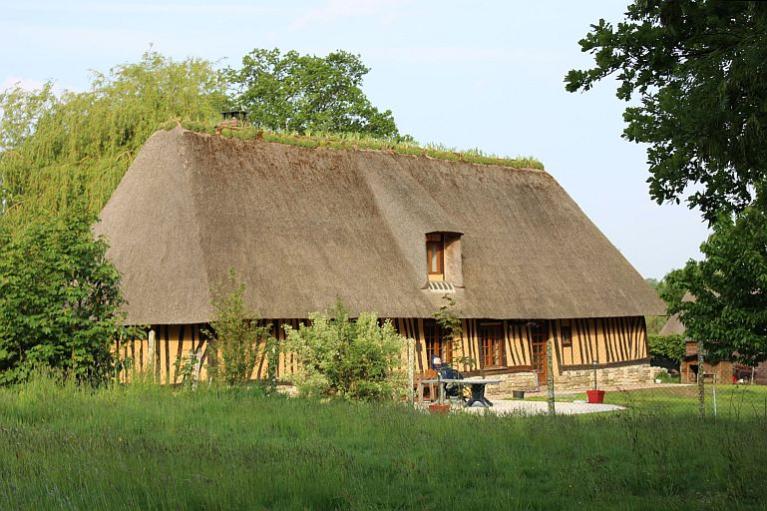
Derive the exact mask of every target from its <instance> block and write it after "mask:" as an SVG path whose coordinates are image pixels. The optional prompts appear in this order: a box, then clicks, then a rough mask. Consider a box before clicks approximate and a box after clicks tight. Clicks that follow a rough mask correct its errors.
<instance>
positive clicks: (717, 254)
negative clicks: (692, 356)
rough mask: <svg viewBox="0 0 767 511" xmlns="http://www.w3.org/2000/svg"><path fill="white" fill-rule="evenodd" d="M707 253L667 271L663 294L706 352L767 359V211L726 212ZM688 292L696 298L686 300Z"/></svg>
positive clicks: (705, 248)
mask: <svg viewBox="0 0 767 511" xmlns="http://www.w3.org/2000/svg"><path fill="white" fill-rule="evenodd" d="M701 251H702V252H703V254H704V256H705V259H704V260H703V261H700V262H696V261H689V262H688V263H687V265H686V266H685V267H684V268H683V269H681V270H676V271H674V272H671V273H670V274H669V275H668V276H667V277H666V282H667V284H666V288H665V290H664V298H665V299H666V301H667V302H668V303H669V312H670V313H671V314H675V313H679V317H680V319H681V320H682V322H683V323H684V325H685V328H686V334H687V336H688V337H689V338H691V339H694V340H697V341H700V342H702V343H703V346H704V348H705V350H706V352H707V355H710V356H712V357H713V358H719V359H731V358H734V359H736V360H739V361H741V362H743V363H746V364H749V365H755V364H756V363H758V362H760V361H763V360H767V213H765V211H764V208H762V207H754V206H751V207H749V208H747V209H746V210H745V211H744V212H743V213H742V214H741V215H739V216H738V217H737V218H735V219H733V218H731V217H729V216H723V217H722V218H720V220H719V221H717V222H716V223H715V224H714V232H713V233H712V234H711V236H710V237H709V239H708V240H707V241H706V242H705V243H703V244H702V245H701ZM686 293H690V294H691V295H692V296H693V297H694V300H692V301H690V300H686V301H685V300H684V299H683V298H684V296H685V294H686Z"/></svg>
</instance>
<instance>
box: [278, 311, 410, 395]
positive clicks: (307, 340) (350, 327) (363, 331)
mask: <svg viewBox="0 0 767 511" xmlns="http://www.w3.org/2000/svg"><path fill="white" fill-rule="evenodd" d="M309 321H310V324H309V325H306V324H301V325H300V326H299V328H298V329H294V328H291V327H290V325H285V333H286V336H287V342H286V349H287V350H288V351H290V352H293V353H295V354H296V356H297V357H298V360H299V364H300V367H301V370H300V371H299V374H298V375H297V378H296V385H297V387H298V389H299V391H300V392H301V394H302V395H304V396H312V397H324V396H338V397H343V398H348V399H362V400H386V399H393V398H396V397H400V396H402V395H404V394H403V392H404V384H405V381H404V375H403V373H402V371H401V370H400V366H401V363H402V360H401V358H402V349H403V346H404V345H405V339H404V338H402V337H401V336H400V335H399V334H398V333H397V331H396V330H395V328H394V326H393V325H392V324H391V321H389V320H386V321H384V322H383V324H379V321H378V317H377V316H376V314H374V313H367V312H363V313H361V314H360V315H359V317H358V318H357V319H356V320H352V319H351V318H350V317H349V313H348V311H347V310H346V309H345V308H344V306H343V305H342V304H341V303H338V304H336V307H335V309H334V310H333V311H332V312H331V313H330V314H323V313H313V314H310V315H309Z"/></svg>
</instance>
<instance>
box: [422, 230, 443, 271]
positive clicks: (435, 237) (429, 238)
mask: <svg viewBox="0 0 767 511" xmlns="http://www.w3.org/2000/svg"><path fill="white" fill-rule="evenodd" d="M435 251H436V257H437V271H432V265H431V263H432V259H433V256H434V252H435ZM426 270H427V272H428V274H429V275H444V274H445V236H444V235H443V234H441V233H432V234H427V235H426Z"/></svg>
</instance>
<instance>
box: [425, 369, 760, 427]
mask: <svg viewBox="0 0 767 511" xmlns="http://www.w3.org/2000/svg"><path fill="white" fill-rule="evenodd" d="M698 362H699V364H698V367H702V368H703V371H700V373H698V372H697V368H695V369H696V372H694V373H690V372H689V371H688V373H687V374H684V373H683V372H681V371H680V370H676V371H672V372H669V371H668V370H667V369H664V368H662V367H646V366H645V367H644V372H643V374H645V375H647V374H650V375H652V377H646V378H643V379H640V380H638V381H632V382H631V383H630V384H629V383H625V382H621V381H615V380H610V379H607V378H605V379H604V380H601V379H600V375H601V374H602V375H603V374H604V373H603V372H600V371H602V370H603V369H602V368H600V367H599V366H596V365H595V366H594V369H593V377H592V378H591V381H590V382H588V383H585V382H584V381H583V380H581V381H580V384H579V385H573V384H572V382H568V381H567V380H566V379H564V378H563V377H562V375H561V374H560V372H559V371H555V370H554V367H553V362H552V361H551V360H549V361H548V364H549V367H548V370H547V371H545V373H542V374H534V375H532V378H531V379H530V380H528V381H527V382H522V380H520V383H518V384H516V385H515V384H509V381H508V380H504V379H503V378H502V377H499V376H493V375H486V376H474V377H469V378H463V379H461V378H462V377H461V376H460V375H457V374H456V371H454V370H452V369H449V370H444V371H443V370H440V371H436V372H435V374H434V375H433V376H431V377H430V378H421V379H417V378H416V381H415V395H412V394H411V396H412V398H413V399H414V401H415V402H416V406H421V407H424V408H427V407H428V408H429V409H430V410H432V411H439V412H440V413H446V412H447V411H449V410H453V411H460V410H466V409H467V408H478V409H480V410H485V411H492V412H495V413H501V414H519V415H532V414H549V415H573V414H589V413H609V412H612V413H614V414H621V415H647V416H651V415H657V416H668V417H672V416H673V417H697V418H704V419H727V420H738V419H755V418H757V419H761V420H767V385H758V384H755V383H754V381H753V379H748V378H738V377H737V375H735V373H733V374H728V371H729V369H728V368H725V369H722V367H719V366H717V365H716V364H710V363H708V362H706V361H702V360H698ZM486 392H487V395H486V394H485V393H486ZM470 411H472V412H474V411H477V410H474V409H472V410H470Z"/></svg>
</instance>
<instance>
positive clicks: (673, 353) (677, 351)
mask: <svg viewBox="0 0 767 511" xmlns="http://www.w3.org/2000/svg"><path fill="white" fill-rule="evenodd" d="M647 344H648V348H649V350H650V355H651V356H653V357H662V358H668V359H670V360H675V361H679V360H682V357H684V337H683V336H681V335H649V336H647Z"/></svg>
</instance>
